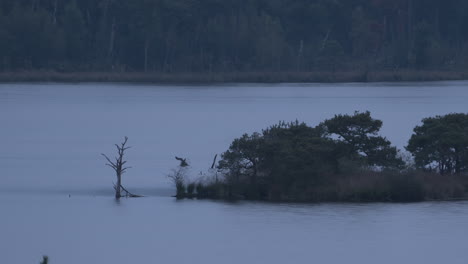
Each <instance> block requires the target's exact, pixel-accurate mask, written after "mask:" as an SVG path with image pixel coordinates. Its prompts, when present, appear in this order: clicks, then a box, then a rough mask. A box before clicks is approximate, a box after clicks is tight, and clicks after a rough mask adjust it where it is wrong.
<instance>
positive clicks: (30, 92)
mask: <svg viewBox="0 0 468 264" xmlns="http://www.w3.org/2000/svg"><path fill="white" fill-rule="evenodd" d="M467 84H468V83H467V82H436V83H399V84H386V83H379V84H326V85H325V84H278V85H271V84H268V85H261V84H255V85H254V84H232V85H230V84H228V85H196V86H195V85H171V86H166V85H134V84H0V126H1V129H0V138H2V139H3V142H2V146H1V147H0V168H1V170H0V179H1V185H0V212H1V217H0V257H1V259H2V261H3V262H5V263H13V264H15V263H38V261H39V259H40V256H41V255H43V254H48V255H49V256H50V257H51V263H67V264H75V263H76V264H78V263H80V264H81V263H113V264H120V263H122V264H124V263H167V264H171V263H207V264H211V263H213V264H214V263H233V264H234V263H236V264H237V263H268V264H275V263H278V264H279V263H359V264H371V263H372V264H373V263H383V264H386V263H388V264H394V263H428V264H432V263H433V264H436V263H437V264H439V263H455V264H458V263H460V264H462V263H466V259H467V258H466V256H467V253H466V252H468V203H467V202H451V203H416V204H317V205H301V204H267V203H252V202H241V203H223V202H213V201H176V200H174V199H173V198H171V197H169V195H170V194H171V193H172V190H171V189H170V188H168V186H169V185H168V180H167V178H166V176H165V175H166V174H167V173H168V172H169V171H170V170H171V168H173V167H175V166H176V165H177V162H176V160H175V159H174V156H175V155H178V156H182V157H187V158H189V160H190V162H191V164H192V167H193V168H192V174H194V175H197V174H199V171H205V170H206V169H207V168H208V166H210V165H211V161H212V158H213V156H214V154H216V153H221V152H223V151H225V150H226V149H227V148H228V146H229V144H230V142H231V141H232V140H233V139H234V138H235V137H239V136H240V135H242V134H243V133H245V132H249V133H251V132H254V131H260V130H261V129H262V128H265V127H267V126H269V125H271V124H274V123H277V122H278V121H280V120H285V121H293V120H296V119H298V120H300V121H305V122H307V123H308V124H309V125H316V124H318V123H319V122H320V121H322V120H324V119H326V118H331V117H333V115H334V114H338V113H349V114H351V113H353V112H354V111H356V110H358V111H365V110H370V111H371V112H372V114H373V116H374V117H376V118H379V119H382V120H383V121H384V127H383V129H382V134H383V135H384V136H386V137H388V138H389V139H390V140H391V141H392V142H393V143H394V144H395V145H396V146H398V147H399V148H403V147H404V146H405V145H406V143H407V141H408V139H409V137H410V136H411V132H412V129H413V128H414V126H416V125H418V124H419V123H420V121H421V119H422V118H424V117H429V116H434V115H443V114H447V113H450V112H468V107H467V103H466V102H468V89H466V86H467ZM123 136H128V137H129V138H130V140H129V144H130V145H132V146H133V148H132V149H130V150H129V152H128V160H129V165H130V166H132V167H133V168H132V169H131V170H129V172H128V174H126V175H125V178H124V183H125V184H126V186H127V187H128V188H129V189H131V190H133V191H134V192H137V193H142V194H145V195H147V196H148V197H145V198H141V199H122V200H121V201H120V202H116V201H114V200H113V199H112V187H111V186H112V181H113V180H114V175H113V174H112V171H111V170H110V169H109V168H108V167H105V166H104V163H105V162H104V160H103V158H102V157H101V156H100V153H103V152H104V153H107V154H108V155H112V154H113V152H114V147H113V144H114V143H117V142H119V141H120V140H121V139H122V138H123Z"/></svg>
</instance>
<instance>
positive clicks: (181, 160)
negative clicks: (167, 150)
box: [175, 156, 189, 167]
mask: <svg viewBox="0 0 468 264" xmlns="http://www.w3.org/2000/svg"><path fill="white" fill-rule="evenodd" d="M175 159H176V160H178V161H180V165H179V166H181V167H187V166H188V165H189V164H188V163H187V159H183V158H179V157H177V156H176V157H175Z"/></svg>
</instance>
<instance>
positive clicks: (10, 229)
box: [0, 194, 468, 264]
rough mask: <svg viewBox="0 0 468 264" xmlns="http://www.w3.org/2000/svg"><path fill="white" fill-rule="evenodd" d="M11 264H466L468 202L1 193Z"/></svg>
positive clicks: (3, 249) (2, 246) (3, 247)
mask: <svg viewBox="0 0 468 264" xmlns="http://www.w3.org/2000/svg"><path fill="white" fill-rule="evenodd" d="M0 209H1V210H2V218H0V233H1V234H2V236H1V237H0V253H1V256H2V261H4V262H5V263H37V262H38V258H39V257H40V256H41V255H42V254H49V255H50V257H51V260H53V263H69V264H75V263H76V264H78V263H117V264H119V263H122V264H123V263H168V264H171V263H174V264H175V263H189V262H193V263H233V264H234V263H273V264H274V263H369V264H370V263H384V264H386V263H388V264H394V263H429V264H431V263H434V264H436V263H437V264H438V263H456V264H457V263H460V264H461V263H466V249H467V246H466V245H467V242H468V228H467V227H468V226H467V225H468V224H467V223H468V202H451V203H416V204H315V205H305V204H269V203H250V202H238V203H223V202H212V201H196V200H193V201H190V200H185V201H176V200H175V199H173V198H169V197H146V198H138V199H122V200H121V201H120V202H118V203H117V202H116V201H115V200H114V199H113V198H112V197H89V196H80V195H76V196H71V197H69V196H68V195H27V194H24V195H15V194H8V195H5V194H2V195H0Z"/></svg>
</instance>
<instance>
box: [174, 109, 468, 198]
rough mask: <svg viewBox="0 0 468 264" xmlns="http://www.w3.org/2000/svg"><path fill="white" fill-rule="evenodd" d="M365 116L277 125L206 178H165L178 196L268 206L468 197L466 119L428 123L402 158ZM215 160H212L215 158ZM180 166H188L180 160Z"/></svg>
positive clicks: (246, 138) (234, 148) (179, 172)
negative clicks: (193, 179)
mask: <svg viewBox="0 0 468 264" xmlns="http://www.w3.org/2000/svg"><path fill="white" fill-rule="evenodd" d="M381 127H382V121H380V120H376V119H374V118H372V117H371V114H370V112H364V113H360V112H355V113H354V115H336V116H335V117H334V118H332V119H329V120H325V121H323V122H322V123H320V124H319V125H317V126H316V127H310V126H308V125H306V124H305V123H301V122H299V121H295V122H290V123H286V122H280V123H279V124H276V125H273V126H271V127H269V128H267V129H264V130H263V131H262V132H261V133H253V134H251V135H248V134H244V135H242V136H241V137H240V138H237V139H235V140H234V141H233V142H232V144H231V146H230V147H229V149H228V150H227V151H226V152H224V153H223V154H222V156H221V157H222V158H221V160H220V161H219V162H218V164H217V166H216V168H215V166H214V165H215V164H214V163H215V162H213V166H212V168H211V169H210V173H211V176H210V177H208V178H204V179H200V180H196V181H192V182H189V181H188V180H187V177H186V176H187V175H186V173H187V172H186V167H187V164H186V163H185V164H182V162H181V165H179V167H178V169H176V170H174V171H173V172H172V173H171V174H170V175H169V176H170V177H171V179H172V180H173V181H174V183H175V186H176V189H177V194H176V197H177V198H179V199H181V198H198V199H207V198H208V199H225V200H260V201H272V202H417V201H427V200H457V199H466V198H467V197H468V114H463V113H461V114H448V115H445V116H436V117H430V118H425V119H423V120H422V125H420V126H417V127H416V128H415V129H414V134H413V135H412V136H411V139H410V140H409V142H408V145H407V146H406V150H407V151H408V152H409V153H410V154H411V156H410V154H404V153H403V152H401V151H400V150H398V149H397V148H396V147H394V146H392V145H391V142H390V141H389V140H387V139H386V138H385V137H382V136H380V135H379V130H380V128H381ZM215 158H216V157H215ZM184 161H185V160H184Z"/></svg>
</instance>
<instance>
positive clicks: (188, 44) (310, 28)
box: [0, 0, 468, 73]
mask: <svg viewBox="0 0 468 264" xmlns="http://www.w3.org/2000/svg"><path fill="white" fill-rule="evenodd" d="M467 61H468V1H465V0H445V1H440V0H132V1H128V0H79V1H78V0H1V1H0V71H3V72H12V71H24V70H53V71H57V72H92V71H95V72H159V73H206V72H308V71H309V72H311V71H317V70H321V71H330V72H334V71H336V70H343V71H344V70H356V69H359V70H362V71H368V70H375V69H381V70H390V71H397V70H400V69H415V70H419V69H425V70H446V71H450V70H460V69H465V67H466V66H467V64H466V62H467Z"/></svg>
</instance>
